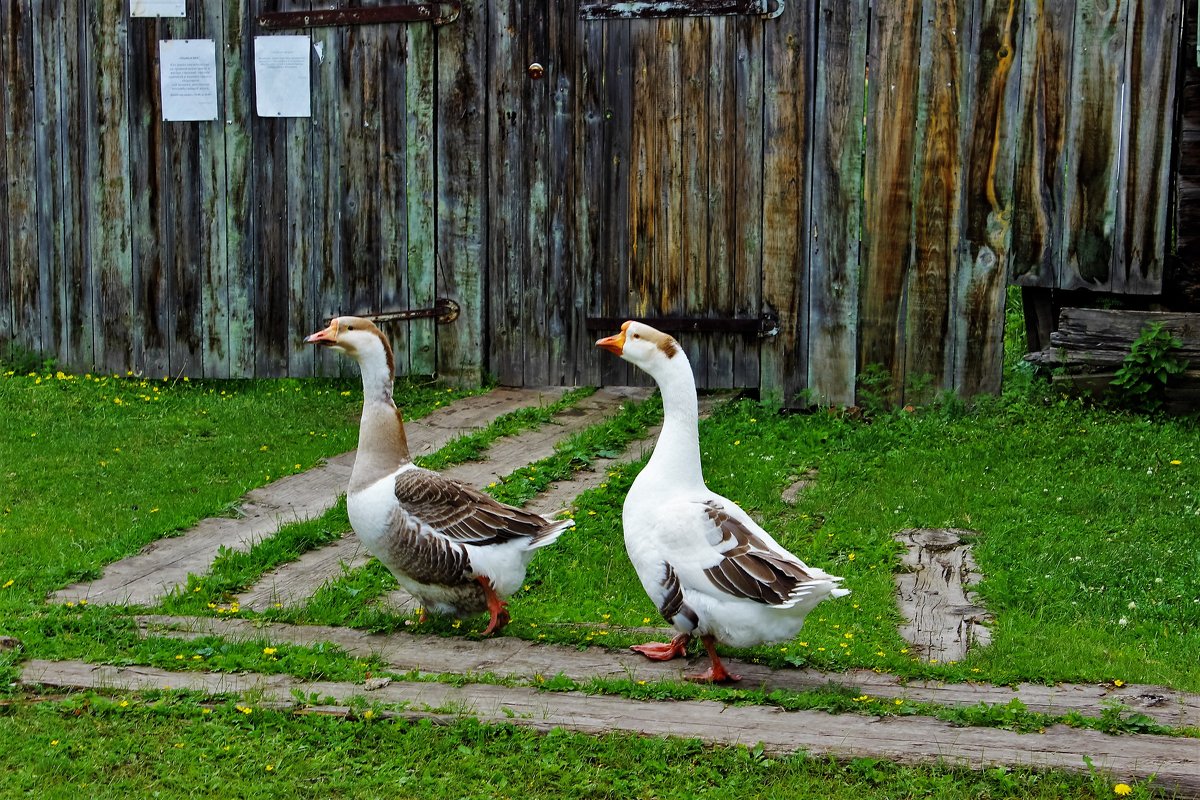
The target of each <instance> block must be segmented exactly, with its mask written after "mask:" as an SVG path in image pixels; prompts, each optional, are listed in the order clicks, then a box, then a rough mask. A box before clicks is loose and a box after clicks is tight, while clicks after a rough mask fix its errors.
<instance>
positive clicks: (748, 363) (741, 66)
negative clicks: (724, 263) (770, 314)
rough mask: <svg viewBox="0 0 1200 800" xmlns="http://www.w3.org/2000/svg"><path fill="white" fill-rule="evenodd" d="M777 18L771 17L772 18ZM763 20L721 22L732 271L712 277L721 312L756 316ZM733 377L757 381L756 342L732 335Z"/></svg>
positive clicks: (759, 306) (742, 382)
mask: <svg viewBox="0 0 1200 800" xmlns="http://www.w3.org/2000/svg"><path fill="white" fill-rule="evenodd" d="M776 21H777V20H776ZM767 24H768V23H767V22H765V21H761V20H758V19H754V18H749V17H740V18H739V17H734V18H731V19H730V20H728V21H727V22H726V25H727V26H729V27H730V28H731V29H732V30H731V32H730V33H731V35H730V37H729V38H730V40H731V42H732V44H733V50H732V52H730V54H729V57H730V62H729V63H730V66H731V68H732V69H731V73H732V78H733V83H732V88H733V91H732V97H731V98H730V99H732V101H733V104H734V105H733V119H734V122H735V125H736V130H737V134H736V138H735V140H734V141H735V142H736V143H737V149H736V152H734V153H733V154H732V155H731V158H733V160H734V167H733V177H734V180H733V184H732V187H733V190H732V196H733V198H734V203H733V205H732V206H731V207H730V208H729V210H728V212H727V213H729V214H731V220H730V222H729V225H730V230H731V232H732V237H731V239H730V245H731V252H732V259H731V261H730V267H731V268H732V271H731V272H729V273H727V274H725V275H720V276H719V277H718V280H721V281H727V282H728V283H729V285H730V287H731V288H730V290H729V293H730V296H731V297H732V300H733V304H732V306H730V307H729V308H728V310H727V311H725V312H724V313H725V314H726V315H728V316H735V317H752V318H753V317H757V316H758V315H759V313H760V312H761V311H762V310H763V299H762V297H763V295H762V293H763V269H764V265H763V224H762V219H763V216H762V214H763V205H762V203H763V201H762V196H763V181H764V175H763V167H762V164H763V147H764V142H763V117H764V113H765V103H766V98H765V97H764V91H765V89H764V87H765V81H766V75H765V51H764V41H763V37H764V36H765V30H764V26H765V25H767ZM732 351H733V380H732V382H731V383H730V384H728V385H731V386H757V385H758V384H759V374H760V373H759V370H760V369H761V366H760V358H759V342H758V341H757V340H756V339H753V338H749V339H735V340H734V341H733V342H732Z"/></svg>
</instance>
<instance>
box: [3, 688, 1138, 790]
mask: <svg viewBox="0 0 1200 800" xmlns="http://www.w3.org/2000/svg"><path fill="white" fill-rule="evenodd" d="M366 716H371V717H372V718H371V719H365V718H364V717H366ZM0 739H3V741H5V742H6V743H7V744H6V746H5V749H4V752H3V755H0V763H3V764H4V765H5V770H4V772H3V773H0V774H2V775H3V776H4V777H2V778H0V786H3V788H4V789H5V790H6V792H5V793H6V794H8V795H12V796H18V795H22V794H30V795H34V796H37V797H43V798H74V797H81V796H83V797H89V798H125V797H150V796H153V797H163V798H175V797H179V798H188V797H197V796H210V797H246V798H250V797H253V798H271V797H313V798H329V797H338V798H377V797H414V798H415V797H454V798H527V799H528V800H536V799H537V798H554V799H555V800H574V799H575V798H627V797H656V798H663V800H667V799H668V798H681V799H682V798H697V797H703V798H714V799H715V798H730V800H734V799H738V800H741V799H743V798H760V797H761V798H775V797H827V798H831V800H859V798H876V797H878V798H885V797H886V798H926V797H928V798H937V799H939V800H957V798H985V799H986V798H1008V797H1027V798H1077V799H1078V800H1090V799H1092V798H1097V799H1098V798H1108V797H1112V796H1113V795H1112V784H1111V783H1110V782H1109V781H1108V780H1107V779H1105V778H1104V777H1102V776H1099V775H1093V776H1080V777H1067V776H1063V775H1061V774H1057V773H1035V772H1027V771H1023V770H1007V769H991V770H985V771H981V772H975V773H972V772H966V771H962V770H953V769H947V768H942V767H906V766H897V765H893V764H889V763H886V762H882V761H877V760H873V759H856V760H853V761H850V762H847V763H836V762H833V761H830V760H827V759H820V758H806V757H804V756H791V757H782V758H772V757H769V756H767V755H766V754H764V753H763V751H762V750H761V748H758V747H755V746H749V747H745V746H737V747H717V746H709V745H705V744H702V743H700V742H698V741H694V740H684V739H648V738H642V737H637V736H626V735H615V734H614V735H607V736H598V737H592V736H584V735H581V734H575V733H568V732H565V731H552V732H551V733H549V734H546V735H540V734H537V733H534V732H532V731H529V730H526V729H522V728H519V727H515V726H511V725H488V726H485V725H481V724H478V723H475V722H472V721H470V720H462V721H458V722H454V723H452V724H449V725H434V724H431V723H429V722H418V723H412V722H408V721H405V720H403V719H388V718H386V717H385V716H384V715H382V714H374V713H373V714H371V715H367V714H366V713H365V711H364V712H363V713H360V714H358V715H357V718H356V719H353V718H352V719H348V720H343V719H334V718H329V717H322V716H318V715H302V716H296V715H292V714H289V713H284V712H279V711H273V710H270V709H264V708H262V707H259V706H256V705H255V704H254V703H253V702H245V701H241V702H238V701H234V700H230V701H227V702H216V703H209V704H202V703H200V702H198V700H197V699H196V698H194V697H192V696H189V695H185V694H178V693H170V692H167V693H147V694H143V695H115V696H111V697H109V696H103V695H96V694H92V693H84V694H81V695H78V696H76V697H73V698H70V699H68V700H66V701H57V702H47V703H41V704H37V705H30V704H25V703H21V702H16V703H13V704H11V705H8V706H6V707H4V708H3V713H0ZM1135 792H1136V795H1135V796H1138V797H1145V796H1147V794H1146V791H1145V787H1143V786H1138V787H1136V788H1135Z"/></svg>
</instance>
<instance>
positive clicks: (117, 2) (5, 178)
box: [0, 0, 485, 382]
mask: <svg viewBox="0 0 1200 800" xmlns="http://www.w3.org/2000/svg"><path fill="white" fill-rule="evenodd" d="M268 5H269V8H266V7H267V6H268ZM314 5H315V4H313V3H311V2H309V0H277V1H276V0H273V1H272V2H271V3H269V4H267V3H260V2H258V0H220V2H204V3H199V2H189V3H188V4H187V9H188V16H187V17H186V18H181V19H165V18H164V19H146V18H130V17H129V16H128V6H129V3H128V2H126V1H125V0H88V1H87V2H80V3H71V4H68V5H67V6H65V7H64V6H62V5H61V4H59V3H52V2H48V0H5V2H3V3H0V66H2V68H3V80H2V81H0V84H2V87H3V88H0V109H3V114H2V116H3V118H4V125H5V131H4V132H5V134H6V135H5V141H4V144H3V145H2V146H0V178H2V180H0V187H3V188H0V221H2V222H3V226H4V234H5V235H4V237H3V240H4V245H3V247H2V248H0V253H2V254H0V264H2V265H3V272H4V276H5V278H4V280H0V341H8V340H12V341H13V342H15V343H16V344H17V345H19V346H21V347H23V348H26V349H28V350H31V351H34V352H37V353H42V354H45V355H47V356H53V357H55V358H56V359H57V360H58V361H59V363H60V364H63V365H65V366H71V367H75V368H80V369H102V370H109V371H118V372H122V373H124V372H125V371H126V370H129V369H133V370H136V371H140V372H144V373H146V374H149V375H155V376H157V375H190V376H207V377H217V378H225V377H256V376H257V377H269V376H280V375H294V376H305V375H314V374H323V373H328V372H330V371H334V370H338V369H343V368H344V366H343V365H341V364H340V363H339V362H338V360H336V359H334V358H332V357H331V356H330V355H329V354H327V353H318V352H314V348H311V347H306V346H305V345H303V344H302V343H301V339H302V337H303V336H304V335H305V334H307V333H310V332H312V331H313V330H316V329H317V328H318V327H320V326H321V325H323V324H324V322H325V321H326V320H327V319H328V318H329V317H330V316H331V315H332V314H334V313H365V312H377V311H389V310H397V309H405V308H414V307H416V308H424V307H431V306H432V305H433V304H434V300H435V299H436V297H438V296H446V295H453V296H454V297H455V298H456V299H457V300H459V302H460V303H462V304H463V307H464V310H465V313H464V315H463V317H462V318H460V320H459V322H458V323H456V325H455V326H454V327H453V328H452V329H437V328H436V326H435V324H434V323H433V322H432V321H431V320H422V321H417V322H412V323H409V324H405V325H403V326H399V325H397V326H392V327H391V332H392V334H393V343H394V344H395V345H396V350H397V366H398V370H399V371H401V372H411V373H416V374H430V373H433V372H434V371H435V369H439V368H440V370H441V372H442V374H443V376H444V377H447V378H449V379H451V380H455V379H457V380H462V381H465V382H477V381H478V380H479V379H480V375H481V369H482V362H481V354H480V352H479V347H478V337H479V333H480V327H481V317H480V311H479V306H480V303H479V298H480V295H481V292H482V286H481V269H480V264H481V262H482V260H483V259H482V252H483V248H482V243H481V242H480V237H481V231H482V230H483V228H484V220H483V207H484V197H485V195H484V192H483V189H482V186H483V176H482V174H481V172H480V169H479V164H480V161H481V159H482V155H483V148H484V139H483V136H482V133H480V129H481V126H482V120H483V106H484V100H483V96H482V91H483V86H482V85H481V84H480V83H479V74H480V64H481V63H482V53H483V50H482V33H483V29H482V19H481V18H480V17H479V15H478V13H477V12H476V11H474V10H472V9H470V8H468V9H466V10H465V13H464V15H463V18H462V19H461V20H460V21H459V23H458V24H457V26H456V27H455V28H454V31H455V35H454V36H453V37H448V38H449V41H448V43H447V44H446V46H445V48H444V58H442V59H440V60H439V59H438V58H437V57H436V54H435V50H436V48H437V44H438V43H437V40H438V36H439V34H438V32H437V31H435V30H434V29H433V28H432V27H431V26H430V25H428V24H417V25H370V26H348V27H343V28H315V29H312V30H311V31H306V32H307V33H310V34H311V36H312V39H313V43H314V45H315V47H314V51H313V56H312V109H313V115H312V117H310V118H280V119H265V118H261V117H259V116H258V115H257V113H256V111H255V101H254V82H253V37H254V36H256V35H262V34H265V33H267V32H266V31H263V30H262V29H261V28H260V27H259V25H258V23H257V22H256V15H257V14H258V12H259V11H260V10H264V9H265V10H278V11H289V10H306V9H311V8H312V7H313V6H314ZM260 6H261V7H262V8H260ZM64 9H65V11H64ZM283 32H284V33H301V32H305V31H283ZM182 38H193V39H195V38H206V39H212V40H214V42H215V45H216V52H217V54H218V57H217V62H218V63H217V71H218V95H219V109H218V116H219V119H217V120H215V121H211V122H164V121H162V108H161V103H160V97H159V88H158V47H159V41H160V40H165V39H182ZM445 38H446V37H443V40H445ZM318 50H319V51H320V52H318ZM435 94H438V95H440V97H441V103H442V104H443V105H442V109H441V110H442V111H443V112H449V113H451V114H452V115H453V117H452V118H454V119H456V120H457V121H458V122H459V123H460V124H459V125H457V126H446V127H443V128H442V129H441V130H438V129H435V124H434V123H435V107H434V106H435V103H434V98H435ZM435 151H438V152H439V153H441V154H445V153H448V152H452V153H454V154H455V155H454V158H446V159H444V160H443V161H442V162H440V163H439V162H438V161H437V160H436V158H435ZM439 169H440V172H441V175H440V182H439V181H438V180H435V174H436V173H437V172H438V170H439ZM439 187H440V188H441V189H442V192H441V193H439V191H438V190H439ZM439 218H440V219H443V220H446V221H447V224H446V225H443V226H442V227H440V228H439V227H438V226H436V225H435V219H439ZM439 253H440V256H441V259H442V261H441V267H442V268H441V269H440V270H439V269H438V266H439V264H438V263H437V262H436V261H435V254H439ZM447 261H449V262H450V263H449V264H447ZM451 330H452V333H451V332H450V331H451ZM439 334H440V335H439Z"/></svg>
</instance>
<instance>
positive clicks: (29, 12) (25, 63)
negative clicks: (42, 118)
mask: <svg viewBox="0 0 1200 800" xmlns="http://www.w3.org/2000/svg"><path fill="white" fill-rule="evenodd" d="M7 15H8V17H7V19H6V20H4V22H5V26H4V29H3V34H4V36H5V38H6V40H7V41H6V45H7V47H6V48H5V51H4V57H5V59H4V62H3V64H0V69H3V82H4V83H5V84H7V89H6V93H5V95H4V97H3V99H4V100H5V102H6V106H5V108H6V110H5V112H4V115H3V116H4V139H5V141H4V145H3V146H4V148H5V150H6V154H5V161H6V164H7V170H8V176H7V177H8V181H7V186H8V208H7V220H6V224H7V226H8V230H7V236H6V237H5V242H4V244H3V245H0V246H5V247H7V250H8V270H7V271H6V273H5V274H6V275H7V276H8V277H7V280H8V281H9V296H10V298H11V299H10V302H11V309H12V311H11V314H12V326H11V335H12V341H13V342H14V343H15V344H17V345H19V346H20V347H23V348H25V349H27V350H29V351H31V352H33V353H37V354H43V342H44V341H45V339H46V337H47V334H46V331H45V329H44V324H43V323H44V320H43V319H42V315H41V311H40V304H41V294H42V292H43V288H44V287H42V286H41V274H40V266H39V253H38V207H39V203H40V200H41V199H40V197H39V190H38V181H37V174H38V168H39V164H38V152H37V147H36V142H37V108H36V88H35V86H34V21H35V20H34V15H33V8H32V4H31V3H30V1H29V0H19V2H13V3H11V4H10V7H9V9H8V10H7ZM46 288H48V287H46ZM46 355H49V354H46Z"/></svg>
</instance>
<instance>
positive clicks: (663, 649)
mask: <svg viewBox="0 0 1200 800" xmlns="http://www.w3.org/2000/svg"><path fill="white" fill-rule="evenodd" d="M596 344H597V346H599V347H603V348H604V349H606V350H609V351H611V352H613V353H615V354H617V355H619V356H620V357H621V358H623V359H625V360H626V361H628V362H630V363H631V364H634V365H635V366H637V367H639V368H641V369H642V370H644V371H645V372H647V373H648V374H649V375H650V376H651V377H653V378H654V380H655V382H656V383H657V384H658V387H659V391H660V392H661V393H662V397H663V427H662V432H661V433H660V434H659V437H658V442H657V443H656V444H655V447H654V453H653V455H652V456H651V457H650V461H649V462H648V463H647V464H646V467H645V469H643V470H642V472H641V473H640V474H639V475H638V477H637V479H636V480H635V481H634V482H633V486H632V487H631V488H630V490H629V494H628V496H627V497H626V498H625V506H624V509H623V513H622V522H623V525H624V530H625V548H626V551H627V552H628V553H629V558H630V560H631V561H632V562H633V567H634V570H636V572H637V574H638V578H639V579H640V580H641V583H642V587H643V588H644V589H645V590H646V593H647V594H648V595H649V596H650V599H651V600H652V601H653V602H654V605H655V606H656V607H657V608H658V609H659V611H660V612H661V613H662V614H663V616H664V617H665V618H666V619H667V621H668V622H670V623H671V624H672V625H673V626H674V627H675V629H676V630H677V631H679V635H678V636H676V637H675V639H674V640H672V641H671V642H670V643H660V642H653V643H650V644H646V645H639V646H638V647H635V648H634V650H636V651H638V652H640V653H643V654H644V655H646V656H648V657H650V658H653V659H657V660H666V659H670V658H674V657H676V656H680V655H683V654H684V653H685V651H686V648H687V645H688V643H689V642H690V641H691V639H692V637H693V636H695V637H699V638H700V639H701V641H702V642H703V643H704V646H705V648H706V649H707V651H708V654H709V656H710V658H711V660H712V666H711V667H710V669H709V670H707V671H706V672H704V673H701V674H700V675H695V676H691V677H693V678H694V679H696V680H705V681H723V680H737V679H738V676H736V675H731V674H730V673H729V672H728V671H727V670H726V669H725V668H724V666H723V665H722V664H721V661H720V659H719V658H718V656H717V652H716V649H715V643H716V642H721V643H723V644H727V645H730V646H733V647H750V646H753V645H757V644H762V643H765V642H776V641H783V640H787V639H791V638H792V637H793V636H795V635H796V633H797V632H798V631H799V630H800V628H801V626H802V625H803V624H804V617H805V615H807V614H808V612H809V611H811V610H812V609H813V607H814V606H816V605H817V603H819V602H821V601H822V600H824V599H825V598H827V597H841V596H844V595H846V594H849V590H847V589H843V588H841V587H840V586H839V584H840V583H841V580H842V579H841V578H838V577H834V576H832V575H829V574H828V573H826V572H824V571H823V570H820V569H817V568H815V567H810V566H808V565H806V564H805V563H804V562H803V561H801V560H800V559H798V558H796V557H795V556H794V555H792V554H791V553H789V552H788V551H787V550H785V549H784V548H783V547H782V546H781V545H780V544H779V543H778V542H776V541H775V539H774V538H773V537H772V536H771V535H770V534H769V533H767V532H766V531H765V530H763V529H762V527H761V526H759V525H758V523H756V522H755V521H754V520H753V519H751V518H750V516H749V515H748V514H746V512H745V511H743V510H742V509H741V508H740V507H738V505H737V504H736V503H734V502H733V501H732V500H729V499H728V498H725V497H722V496H721V495H719V494H717V493H716V492H713V491H712V490H710V489H709V488H708V487H707V486H706V485H705V483H704V476H703V470H702V468H701V464H700V440H699V430H698V414H697V404H696V384H695V379H694V378H693V377H692V369H691V365H690V364H689V363H688V360H687V356H686V355H685V354H684V352H683V350H682V349H681V348H680V347H679V344H678V342H676V341H675V340H674V339H673V338H671V337H670V336H668V335H667V334H665V333H662V332H661V331H658V330H655V329H654V328H652V327H650V326H649V325H644V324H641V323H637V322H626V323H625V324H624V325H622V326H621V333H619V334H616V335H615V336H610V337H608V338H605V339H601V340H599V341H598V342H596Z"/></svg>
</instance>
